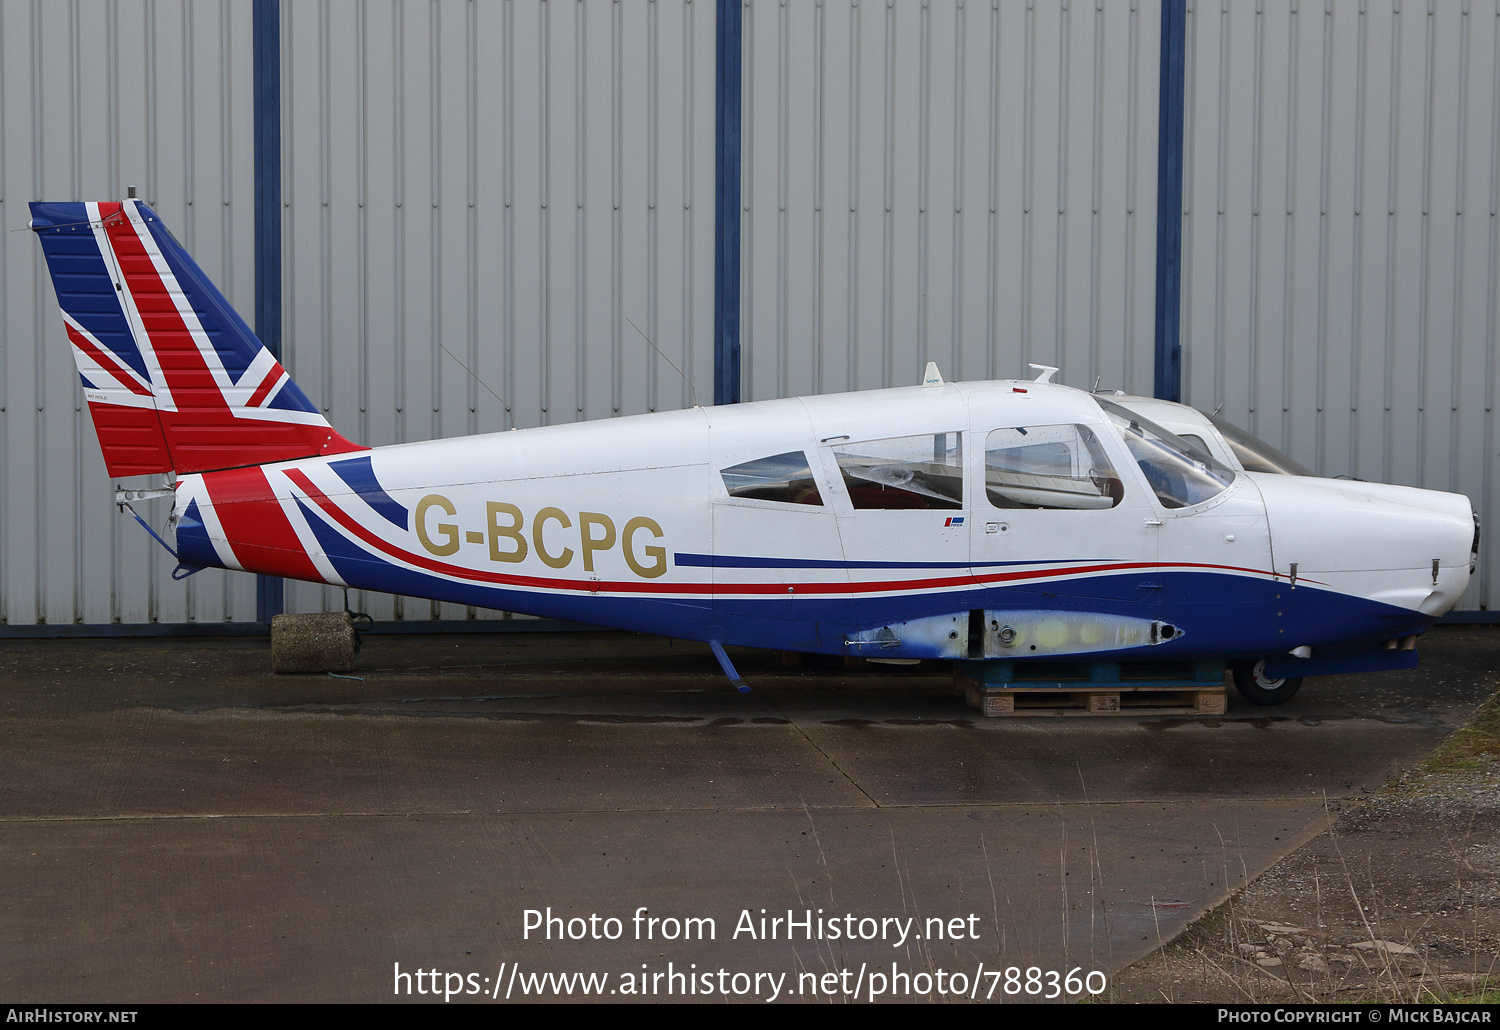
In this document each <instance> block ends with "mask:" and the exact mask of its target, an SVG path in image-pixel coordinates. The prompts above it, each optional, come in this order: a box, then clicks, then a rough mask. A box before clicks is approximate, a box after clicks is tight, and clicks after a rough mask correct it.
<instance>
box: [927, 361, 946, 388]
mask: <svg viewBox="0 0 1500 1030" xmlns="http://www.w3.org/2000/svg"><path fill="white" fill-rule="evenodd" d="M922 385H923V386H942V385H943V373H941V372H939V371H938V367H937V362H936V361H929V362H928V363H927V371H925V372H923V373H922Z"/></svg>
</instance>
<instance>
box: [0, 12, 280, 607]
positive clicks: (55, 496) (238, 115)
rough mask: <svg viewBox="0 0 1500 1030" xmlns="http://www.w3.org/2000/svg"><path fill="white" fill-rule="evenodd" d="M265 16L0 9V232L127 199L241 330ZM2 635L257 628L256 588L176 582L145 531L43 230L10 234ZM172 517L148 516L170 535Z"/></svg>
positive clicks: (0, 345) (1, 419)
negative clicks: (88, 387) (110, 446)
mask: <svg viewBox="0 0 1500 1030" xmlns="http://www.w3.org/2000/svg"><path fill="white" fill-rule="evenodd" d="M250 39H251V18H250V5H249V4H238V3H208V2H197V3H190V4H182V3H156V2H149V0H137V2H125V0H119V2H111V3H106V4H77V3H50V2H44V0H33V2H31V3H14V2H8V3H4V4H0V226H3V228H4V229H6V230H13V229H19V228H23V227H24V226H25V225H26V223H27V219H28V218H29V217H30V214H29V213H28V210H27V206H26V205H27V202H28V201H31V200H42V199H46V200H83V199H89V200H95V199H100V198H112V197H122V196H124V194H125V187H126V186H127V185H129V184H137V185H139V186H140V189H141V193H140V196H141V197H142V198H144V199H146V200H147V201H148V202H149V203H150V204H152V205H153V206H154V207H156V209H157V210H158V211H160V212H161V214H162V216H163V217H164V218H165V219H166V220H167V221H168V223H169V224H170V225H171V227H172V231H173V232H174V233H175V234H176V235H177V237H178V239H180V240H181V241H182V242H183V243H184V244H185V245H186V246H187V247H188V248H189V249H190V250H191V251H192V252H193V254H194V255H195V257H196V258H197V260H198V261H199V263H200V264H201V265H202V266H203V268H204V269H205V270H206V271H207V272H208V273H209V274H210V275H211V276H213V278H214V279H215V281H216V282H218V283H219V284H220V285H221V287H222V288H223V290H224V294H225V296H227V297H228V298H229V299H230V300H231V302H233V303H234V304H235V305H236V306H237V307H238V308H239V310H241V311H242V312H247V313H248V312H251V311H252V310H253V307H254V299H255V268H254V263H253V258H254V246H253V241H254V221H253V218H254V181H253V177H252V159H253V143H254V138H253V130H254V125H253V111H252V103H251V71H252V68H251V51H250ZM0 405H3V411H0V622H3V623H5V624H7V625H9V626H13V627H17V626H18V627H25V626H30V625H36V624H38V623H45V624H47V625H49V626H67V625H71V624H74V623H85V624H94V625H99V624H109V623H152V622H161V623H182V622H186V621H198V622H221V621H224V620H237V621H251V620H253V619H254V618H255V580H254V578H253V577H251V576H245V575H240V574H228V573H221V572H217V571H210V572H204V573H201V574H199V575H197V576H194V577H193V578H192V579H189V580H186V581H184V582H182V583H173V582H172V581H171V579H170V573H171V570H172V568H173V566H174V565H175V564H176V563H175V562H174V561H173V560H172V559H171V557H170V556H169V555H167V554H166V553H165V552H164V551H162V550H161V548H159V547H158V546H157V545H156V544H154V543H152V542H151V541H150V540H149V539H148V538H146V535H145V533H144V532H142V531H141V529H140V527H139V526H137V525H136V524H135V523H134V522H133V521H132V520H130V519H129V518H128V517H121V516H120V515H119V514H117V513H116V511H115V508H114V505H113V504H112V503H111V502H112V501H113V485H112V483H111V481H110V479H109V477H108V476H107V475H105V471H104V462H103V459H102V458H101V456H100V453H99V444H98V442H97V440H96V438H95V435H94V429H93V426H92V423H91V422H90V419H89V416H88V413H87V412H86V411H84V410H83V395H82V392H81V391H80V389H79V382H78V372H77V371H76V369H75V368H74V367H73V359H72V357H71V355H70V353H69V348H68V341H67V338H66V337H65V336H64V335H63V325H62V319H61V317H60V316H59V315H58V309H57V300H56V297H55V296H54V294H53V292H52V283H51V281H50V279H49V278H48V276H47V272H46V267H45V265H44V264H43V262H42V259H41V255H40V248H39V247H38V246H37V243H36V239H35V238H34V237H33V236H32V234H31V233H29V232H10V231H7V232H4V233H3V234H0ZM165 504H166V502H163V501H155V502H150V504H149V505H141V506H140V510H141V512H142V514H143V515H148V516H149V517H151V518H152V521H153V522H154V523H155V524H156V526H157V528H158V529H160V528H161V527H162V525H163V523H164V521H165V519H166V508H165Z"/></svg>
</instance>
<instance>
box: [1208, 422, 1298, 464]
mask: <svg viewBox="0 0 1500 1030" xmlns="http://www.w3.org/2000/svg"><path fill="white" fill-rule="evenodd" d="M1208 420H1209V421H1210V422H1212V423H1213V424H1214V425H1215V426H1217V427H1218V430H1219V432H1220V433H1222V434H1223V435H1224V439H1225V440H1226V441H1227V442H1228V443H1229V447H1230V449H1231V450H1233V451H1234V456H1235V457H1236V458H1238V459H1239V460H1240V464H1241V465H1243V466H1245V471H1246V472H1274V473H1276V474H1277V475H1281V476H1311V475H1313V474H1314V473H1313V470H1312V469H1310V468H1308V467H1307V466H1305V465H1303V464H1301V463H1300V462H1298V461H1297V460H1296V459H1295V458H1289V457H1287V456H1286V455H1285V454H1282V453H1281V452H1280V451H1278V450H1277V449H1276V448H1274V447H1272V446H1271V445H1270V444H1268V443H1266V442H1265V441H1264V440H1262V439H1260V438H1259V437H1255V436H1251V435H1250V434H1249V433H1247V432H1245V431H1244V430H1243V429H1241V428H1240V427H1239V426H1237V425H1234V424H1233V423H1231V422H1225V421H1224V420H1223V419H1221V418H1215V417H1214V416H1212V415H1209V416H1208Z"/></svg>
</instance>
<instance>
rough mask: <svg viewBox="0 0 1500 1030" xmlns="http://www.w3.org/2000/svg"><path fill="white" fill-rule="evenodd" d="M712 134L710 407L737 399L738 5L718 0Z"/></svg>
mask: <svg viewBox="0 0 1500 1030" xmlns="http://www.w3.org/2000/svg"><path fill="white" fill-rule="evenodd" d="M717 32H718V37H717V48H716V53H717V60H718V71H717V88H716V90H715V129H714V149H715V158H716V160H715V165H714V169H715V170H714V403H715V404H734V403H737V402H738V401H739V399H740V62H741V50H742V47H743V42H744V39H743V21H742V19H741V15H740V0H719V10H718V26H717Z"/></svg>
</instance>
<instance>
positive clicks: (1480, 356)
mask: <svg viewBox="0 0 1500 1030" xmlns="http://www.w3.org/2000/svg"><path fill="white" fill-rule="evenodd" d="M1189 11H1190V13H1189V27H1188V34H1189V60H1190V66H1189V73H1188V106H1187V111H1188V114H1187V122H1188V125H1187V134H1188V144H1187V161H1186V168H1185V182H1186V188H1185V196H1184V213H1183V219H1184V223H1183V228H1184V240H1185V255H1184V261H1183V265H1184V272H1185V278H1184V302H1183V303H1184V311H1183V353H1184V383H1185V397H1184V399H1185V400H1187V401H1188V402H1189V403H1192V404H1195V405H1197V406H1199V407H1202V408H1205V409H1208V410H1213V409H1214V408H1220V407H1222V411H1223V414H1224V416H1225V417H1227V418H1229V419H1230V420H1231V421H1233V422H1236V423H1239V424H1241V425H1243V426H1245V427H1246V428H1247V429H1250V430H1252V431H1253V432H1255V433H1257V434H1258V435H1260V436H1262V437H1264V438H1265V439H1267V440H1269V441H1270V442H1271V443H1273V444H1275V445H1276V446H1278V447H1281V448H1282V449H1284V450H1286V451H1287V452H1289V453H1291V454H1292V455H1293V456H1295V457H1297V458H1298V459H1299V460H1301V461H1303V462H1304V463H1306V464H1307V465H1309V466H1311V467H1313V468H1314V469H1315V470H1318V471H1320V472H1322V473H1323V474H1326V475H1341V474H1348V475H1355V476H1360V477H1363V478H1367V479H1372V480H1383V481H1390V482H1397V483H1406V484H1410V485H1413V486H1423V487H1429V488H1433V489H1441V490H1456V491H1459V492H1462V493H1466V494H1468V495H1469V497H1470V498H1471V499H1472V500H1473V501H1474V502H1475V503H1476V504H1477V505H1478V506H1479V508H1480V512H1481V515H1482V516H1484V517H1486V518H1487V519H1489V518H1493V517H1494V516H1495V515H1496V514H1497V513H1500V506H1497V501H1500V498H1497V497H1496V484H1495V477H1494V474H1493V469H1494V464H1495V458H1496V441H1495V428H1494V415H1493V407H1494V397H1495V390H1496V368H1495V343H1496V312H1495V301H1494V296H1495V287H1496V281H1495V276H1496V271H1497V260H1500V244H1497V236H1496V233H1497V226H1496V221H1497V210H1500V61H1497V53H1500V48H1497V40H1500V11H1497V7H1496V4H1495V2H1494V0H1465V2H1464V3H1461V4H1460V3H1437V2H1431V0H1429V2H1424V0H1417V2H1412V0H1404V2H1401V0H1315V2H1312V3H1308V2H1306V0H1302V2H1298V0H1262V2H1260V3H1257V4H1255V5H1254V6H1252V5H1249V4H1239V3H1232V2H1230V0H1218V2H1212V3H1204V2H1202V0H1195V2H1194V3H1193V4H1192V5H1191V6H1190V8H1189ZM1493 552H1494V549H1493V548H1488V549H1487V554H1486V555H1485V561H1484V565H1483V568H1482V570H1481V572H1482V574H1481V575H1480V576H1476V577H1475V579H1474V582H1473V584H1472V586H1471V588H1470V591H1469V593H1468V594H1467V595H1466V597H1465V599H1464V603H1463V604H1462V605H1461V607H1462V608H1469V609H1472V608H1476V607H1483V608H1488V607H1491V605H1492V598H1491V593H1490V592H1491V590H1492V589H1493V586H1494V584H1495V582H1496V575H1497V573H1500V557H1496V556H1494V553H1493Z"/></svg>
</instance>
